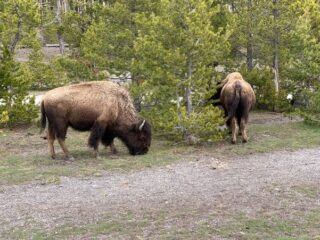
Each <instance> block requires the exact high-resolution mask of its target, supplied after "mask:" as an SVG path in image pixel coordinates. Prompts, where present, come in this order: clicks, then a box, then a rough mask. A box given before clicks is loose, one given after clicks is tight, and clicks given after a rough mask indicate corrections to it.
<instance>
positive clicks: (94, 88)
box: [41, 81, 151, 158]
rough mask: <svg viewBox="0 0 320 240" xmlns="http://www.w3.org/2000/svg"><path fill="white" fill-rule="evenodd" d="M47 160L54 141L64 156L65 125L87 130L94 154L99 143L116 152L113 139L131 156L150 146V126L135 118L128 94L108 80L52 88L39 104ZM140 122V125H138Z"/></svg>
mask: <svg viewBox="0 0 320 240" xmlns="http://www.w3.org/2000/svg"><path fill="white" fill-rule="evenodd" d="M46 119H48V122H49V124H48V133H47V140H48V145H49V151H50V154H51V157H52V158H54V157H55V152H54V148H53V142H54V140H55V138H57V139H58V141H59V144H60V146H61V148H62V149H63V151H64V153H65V155H66V156H67V157H69V156H70V154H69V152H68V150H67V148H66V146H65V143H64V140H65V137H66V134H67V129H68V127H69V126H71V127H72V128H74V129H76V130H80V131H89V130H90V131H91V134H90V137H89V140H88V144H89V146H90V147H93V148H94V150H95V153H96V155H98V145H99V142H100V141H101V142H102V143H103V144H104V145H106V146H110V147H111V150H112V151H116V150H115V148H114V145H113V139H114V138H115V137H119V138H120V139H121V140H122V141H123V142H124V143H125V145H126V146H127V147H128V149H129V151H130V153H131V154H132V155H136V154H144V153H147V151H148V149H149V147H150V144H151V127H150V125H149V124H148V123H147V122H146V121H142V120H139V119H138V116H137V113H136V110H135V108H134V106H133V102H132V100H131V98H130V95H129V93H128V91H127V90H126V89H124V88H122V87H120V86H119V85H117V84H115V83H112V82H108V81H96V82H86V83H81V84H75V85H70V86H65V87H59V88H56V89H53V90H51V91H49V92H47V93H46V94H45V96H44V97H43V101H42V103H41V126H42V129H44V128H45V126H46ZM142 123H143V124H142Z"/></svg>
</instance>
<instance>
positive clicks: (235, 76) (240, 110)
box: [220, 72, 256, 143]
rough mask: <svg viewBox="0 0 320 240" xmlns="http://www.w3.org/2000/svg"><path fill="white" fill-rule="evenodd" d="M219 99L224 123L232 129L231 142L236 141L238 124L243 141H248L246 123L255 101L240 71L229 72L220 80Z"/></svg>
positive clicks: (249, 86)
mask: <svg viewBox="0 0 320 240" xmlns="http://www.w3.org/2000/svg"><path fill="white" fill-rule="evenodd" d="M222 86H223V87H222V90H221V96H220V101H221V104H222V107H223V108H224V110H225V113H226V124H227V125H228V126H229V127H231V130H232V143H236V141H237V138H236V136H237V134H238V130H239V127H238V126H240V131H241V134H242V138H243V142H247V141H248V136H247V131H246V124H247V122H248V116H249V111H250V110H251V109H252V108H253V106H254V104H255V102H256V96H255V94H254V91H253V89H252V87H251V85H250V84H249V83H247V82H246V81H245V80H244V79H243V78H242V76H241V74H240V73H238V72H234V73H230V74H229V75H228V76H227V77H226V79H225V80H224V81H223V82H222Z"/></svg>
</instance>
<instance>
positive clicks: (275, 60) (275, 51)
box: [272, 0, 280, 93]
mask: <svg viewBox="0 0 320 240" xmlns="http://www.w3.org/2000/svg"><path fill="white" fill-rule="evenodd" d="M272 3H273V10H272V14H273V19H274V25H275V27H274V34H275V35H274V39H273V63H272V67H273V72H274V87H275V91H276V93H278V92H279V89H280V74H279V66H280V60H279V55H280V54H279V42H280V33H279V29H278V28H277V26H276V24H277V21H278V18H279V11H278V8H277V4H278V0H272Z"/></svg>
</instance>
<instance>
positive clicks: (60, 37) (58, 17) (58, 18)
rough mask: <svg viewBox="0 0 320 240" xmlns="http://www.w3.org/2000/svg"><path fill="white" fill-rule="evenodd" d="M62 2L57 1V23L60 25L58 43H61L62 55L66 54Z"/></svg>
mask: <svg viewBox="0 0 320 240" xmlns="http://www.w3.org/2000/svg"><path fill="white" fill-rule="evenodd" d="M61 1H62V0H57V9H56V23H57V25H58V31H57V36H58V41H59V49H60V54H64V39H63V31H62V20H61V12H62V11H61V6H62V4H61Z"/></svg>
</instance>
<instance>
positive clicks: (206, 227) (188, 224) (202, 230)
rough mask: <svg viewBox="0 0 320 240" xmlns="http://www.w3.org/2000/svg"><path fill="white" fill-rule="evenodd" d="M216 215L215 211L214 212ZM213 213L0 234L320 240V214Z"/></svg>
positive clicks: (120, 217) (132, 217) (129, 217)
mask: <svg viewBox="0 0 320 240" xmlns="http://www.w3.org/2000/svg"><path fill="white" fill-rule="evenodd" d="M211 211H212V210H211ZM217 217H218V215H217V213H214V212H210V211H207V212H203V210H200V209H180V210H179V209H178V210H175V211H169V210H158V211H154V212H145V213H143V214H141V213H140V214H134V213H132V212H127V213H121V214H115V215H106V216H104V217H103V218H102V219H100V220H99V221H97V222H94V223H88V224H64V225H59V226H56V227H55V228H53V229H48V230H43V229H41V228H40V227H38V228H36V227H34V228H31V227H30V226H25V227H21V228H16V229H12V230H10V231H7V232H4V233H2V235H1V237H2V238H4V239H39V240H40V239H98V238H99V237H100V238H101V237H104V238H107V239H109V238H110V239H145V236H146V235H149V238H150V237H151V239H211V238H212V237H213V236H216V237H220V238H221V237H223V238H224V239H240V240H241V239H243V240H249V239H252V240H253V239H256V240H258V239H261V240H269V239H270V240H274V239H278V240H289V239H290V240H293V239H295V240H303V239H305V240H309V239H310V240H311V239H320V209H312V210H309V211H307V212H305V210H300V211H295V212H294V213H293V214H292V215H291V216H290V217H288V218H284V217H282V216H281V213H279V212H278V213H276V214H275V215H273V216H267V215H263V214H261V215H258V216H255V217H249V216H246V215H245V214H244V213H225V215H224V219H223V220H222V221H221V220H220V221H216V218H217Z"/></svg>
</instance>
